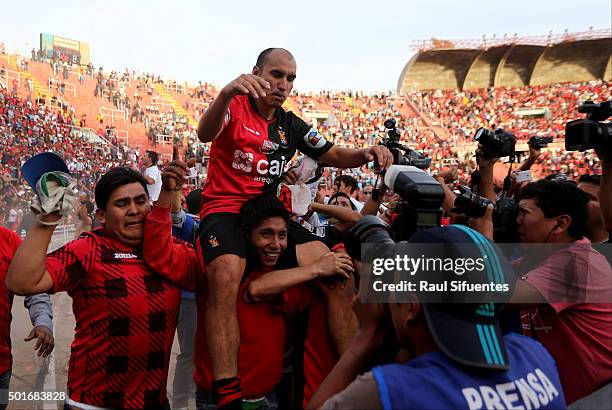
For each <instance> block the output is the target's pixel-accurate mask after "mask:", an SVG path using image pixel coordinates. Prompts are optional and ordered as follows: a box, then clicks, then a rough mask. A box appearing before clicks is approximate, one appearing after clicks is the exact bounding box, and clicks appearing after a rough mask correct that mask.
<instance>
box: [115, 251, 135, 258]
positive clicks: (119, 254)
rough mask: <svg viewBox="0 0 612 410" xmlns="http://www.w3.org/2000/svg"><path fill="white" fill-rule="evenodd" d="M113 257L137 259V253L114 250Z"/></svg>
mask: <svg viewBox="0 0 612 410" xmlns="http://www.w3.org/2000/svg"><path fill="white" fill-rule="evenodd" d="M113 257H114V258H115V259H138V255H134V254H133V253H121V252H115V254H114V255H113Z"/></svg>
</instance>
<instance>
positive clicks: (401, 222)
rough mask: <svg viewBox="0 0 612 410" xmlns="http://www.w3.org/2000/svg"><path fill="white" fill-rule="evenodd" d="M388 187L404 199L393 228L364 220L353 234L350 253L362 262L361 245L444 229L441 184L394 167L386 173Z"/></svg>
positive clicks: (422, 174)
mask: <svg viewBox="0 0 612 410" xmlns="http://www.w3.org/2000/svg"><path fill="white" fill-rule="evenodd" d="M385 185H386V186H388V187H390V188H391V189H392V190H393V191H394V192H395V193H396V194H398V195H399V196H400V198H401V200H400V202H399V203H398V205H397V207H396V208H395V210H396V212H395V213H396V215H395V217H394V218H393V222H392V224H391V226H389V225H387V224H386V223H385V222H383V221H382V220H381V219H380V218H378V217H375V216H372V215H369V216H364V217H363V218H361V219H360V220H359V222H357V224H355V226H354V227H353V228H352V229H351V230H350V231H349V233H348V235H347V238H346V240H345V246H346V251H347V252H348V254H349V255H350V256H351V257H352V258H355V259H357V260H361V244H362V243H370V244H386V243H394V239H395V241H403V240H407V239H409V238H410V237H411V236H412V234H413V233H414V232H416V231H417V230H420V229H427V228H432V227H434V226H440V221H441V218H442V203H443V202H444V189H442V186H441V185H440V183H439V182H438V181H436V180H435V179H434V178H433V177H431V176H430V175H428V174H427V173H426V172H424V171H423V170H421V169H418V168H416V167H414V166H405V165H392V166H391V167H389V169H388V170H387V172H386V173H385Z"/></svg>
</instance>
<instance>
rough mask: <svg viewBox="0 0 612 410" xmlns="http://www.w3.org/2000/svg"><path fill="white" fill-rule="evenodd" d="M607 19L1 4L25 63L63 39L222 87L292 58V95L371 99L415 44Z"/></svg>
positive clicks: (354, 7)
mask: <svg viewBox="0 0 612 410" xmlns="http://www.w3.org/2000/svg"><path fill="white" fill-rule="evenodd" d="M52 5H54V6H52ZM611 16H612V5H611V2H610V0H589V1H588V2H587V1H584V0H582V1H581V0H556V1H555V0H512V1H508V0H503V1H501V0H469V1H457V0H413V1H411V0H403V1H402V0H394V1H391V0H372V1H362V0H355V1H346V0H337V1H335V0H309V1H291V0H281V1H279V0H264V1H245V0H239V1H232V0H225V1H214V2H213V1H209V0H201V1H200V0H174V1H171V0H165V1H160V0H149V1H143V0H121V1H117V0H104V1H99V0H70V1H67V0H55V1H40V0H3V1H2V4H1V6H0V41H3V42H4V43H5V44H6V45H7V46H8V47H10V48H17V49H20V50H22V51H23V52H27V51H28V50H30V49H31V48H32V47H36V48H38V46H39V33H41V32H45V33H50V34H56V35H59V36H62V37H67V38H71V39H75V40H81V41H85V42H88V43H89V44H90V47H91V59H92V61H93V63H94V64H95V65H96V67H98V66H100V65H102V66H103V67H104V69H105V70H110V69H123V68H125V67H129V68H130V69H136V70H140V71H146V72H155V73H157V74H162V75H165V76H166V77H170V78H175V79H178V80H180V81H185V80H187V81H190V82H196V81H197V80H199V79H201V80H204V81H211V82H214V83H216V84H218V85H224V84H226V83H227V82H229V81H231V80H232V79H233V78H234V77H236V76H237V75H239V74H241V73H243V72H250V70H251V68H252V66H253V64H254V62H255V59H256V57H257V54H258V53H259V52H260V51H261V50H263V49H264V48H267V47H271V46H274V47H285V48H287V49H289V50H290V51H292V52H293V54H294V55H295V57H296V59H297V63H298V73H297V74H298V76H297V79H296V82H295V89H298V90H321V89H359V90H365V91H375V90H393V89H395V87H396V84H397V80H398V77H399V75H400V73H401V70H402V68H403V66H404V64H405V63H406V62H407V61H408V60H409V59H410V57H411V56H412V55H413V54H414V51H412V50H411V49H410V44H411V42H412V41H413V40H423V39H429V38H431V37H436V38H443V39H478V38H481V37H482V35H483V34H486V35H487V37H492V36H493V34H497V36H498V37H500V36H503V35H504V33H507V34H508V35H513V34H514V33H518V34H519V35H525V36H526V35H546V34H547V33H548V32H549V31H551V30H552V32H553V33H557V34H560V33H563V31H564V30H565V29H569V31H570V32H576V31H586V30H587V29H588V28H589V27H590V26H593V27H594V28H595V29H605V28H609V27H611V25H612V22H611V18H612V17H611Z"/></svg>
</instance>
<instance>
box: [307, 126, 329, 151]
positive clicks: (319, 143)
mask: <svg viewBox="0 0 612 410" xmlns="http://www.w3.org/2000/svg"><path fill="white" fill-rule="evenodd" d="M304 142H305V143H306V145H308V146H309V147H311V148H323V147H324V146H325V138H323V137H322V136H321V134H319V133H318V132H317V130H313V129H311V130H310V131H309V132H308V133H307V134H306V135H304Z"/></svg>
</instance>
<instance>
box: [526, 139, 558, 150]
mask: <svg viewBox="0 0 612 410" xmlns="http://www.w3.org/2000/svg"><path fill="white" fill-rule="evenodd" d="M551 142H553V137H531V138H529V141H527V145H529V146H530V147H531V148H534V149H542V148H544V147H546V146H547V145H548V144H550V143H551Z"/></svg>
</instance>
